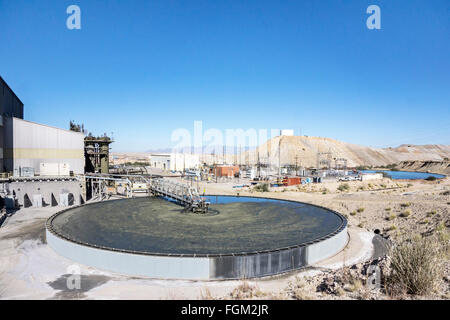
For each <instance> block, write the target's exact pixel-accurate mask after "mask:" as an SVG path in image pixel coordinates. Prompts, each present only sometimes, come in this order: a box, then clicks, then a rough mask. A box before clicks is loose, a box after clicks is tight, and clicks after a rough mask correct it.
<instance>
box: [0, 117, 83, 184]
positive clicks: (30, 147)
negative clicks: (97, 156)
mask: <svg viewBox="0 0 450 320" xmlns="http://www.w3.org/2000/svg"><path fill="white" fill-rule="evenodd" d="M4 127H5V132H6V133H7V134H6V136H7V139H6V141H5V152H4V165H5V169H6V170H5V171H7V172H12V173H13V175H14V176H22V174H21V173H22V172H23V168H30V169H29V170H30V171H31V173H34V174H33V175H45V176H49V175H50V176H59V175H69V173H70V171H72V172H73V174H83V173H84V135H83V134H82V133H79V132H73V131H69V130H64V129H59V128H54V127H50V126H46V125H42V124H39V123H35V122H30V121H26V120H22V119H19V118H6V119H5V121H4ZM30 171H29V172H30Z"/></svg>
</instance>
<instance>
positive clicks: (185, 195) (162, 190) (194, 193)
mask: <svg viewBox="0 0 450 320" xmlns="http://www.w3.org/2000/svg"><path fill="white" fill-rule="evenodd" d="M150 192H151V193H152V194H153V195H154V196H160V197H167V198H169V199H172V200H175V201H176V202H177V203H179V204H181V205H182V206H184V207H185V208H186V209H188V210H191V211H193V212H200V213H206V212H208V208H209V204H210V203H209V202H208V201H206V200H205V199H204V198H202V197H201V196H200V195H199V193H198V190H197V189H196V188H193V187H190V186H188V185H185V184H182V183H177V182H173V181H169V180H167V179H152V182H151V184H150Z"/></svg>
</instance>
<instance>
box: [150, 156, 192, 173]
mask: <svg viewBox="0 0 450 320" xmlns="http://www.w3.org/2000/svg"><path fill="white" fill-rule="evenodd" d="M150 166H151V167H154V168H158V169H161V170H167V171H181V172H184V171H185V170H189V169H198V168H199V167H200V156H199V155H198V154H190V153H158V154H151V155H150Z"/></svg>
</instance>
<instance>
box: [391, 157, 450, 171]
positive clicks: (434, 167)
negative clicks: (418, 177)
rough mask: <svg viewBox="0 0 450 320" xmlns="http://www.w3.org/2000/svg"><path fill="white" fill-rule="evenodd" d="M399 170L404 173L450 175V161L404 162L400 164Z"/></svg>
mask: <svg viewBox="0 0 450 320" xmlns="http://www.w3.org/2000/svg"><path fill="white" fill-rule="evenodd" d="M397 169H399V170H404V171H422V172H432V173H441V174H445V175H449V174H450V161H448V160H446V161H402V162H400V163H399V164H398V166H397Z"/></svg>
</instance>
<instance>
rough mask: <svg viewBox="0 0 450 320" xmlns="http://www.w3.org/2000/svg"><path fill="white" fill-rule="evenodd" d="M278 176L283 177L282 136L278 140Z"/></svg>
mask: <svg viewBox="0 0 450 320" xmlns="http://www.w3.org/2000/svg"><path fill="white" fill-rule="evenodd" d="M278 178H279V179H281V136H280V140H278Z"/></svg>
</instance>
